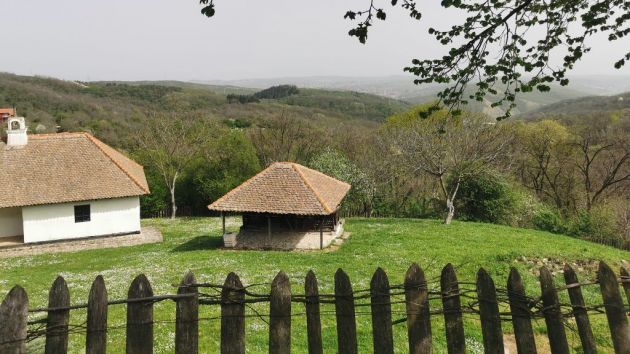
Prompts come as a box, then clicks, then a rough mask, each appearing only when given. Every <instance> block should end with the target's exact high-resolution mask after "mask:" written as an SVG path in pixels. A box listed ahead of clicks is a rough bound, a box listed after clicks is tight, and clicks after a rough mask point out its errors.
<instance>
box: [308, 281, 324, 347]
mask: <svg viewBox="0 0 630 354" xmlns="http://www.w3.org/2000/svg"><path fill="white" fill-rule="evenodd" d="M304 295H305V300H306V332H307V335H308V353H309V354H323V352H324V349H323V346H322V324H321V319H320V315H319V311H320V308H319V289H318V286H317V277H316V276H315V273H314V272H313V271H312V270H309V271H308V273H307V274H306V279H305V281H304Z"/></svg>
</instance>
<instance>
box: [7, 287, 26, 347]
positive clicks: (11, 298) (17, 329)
mask: <svg viewBox="0 0 630 354" xmlns="http://www.w3.org/2000/svg"><path fill="white" fill-rule="evenodd" d="M27 324H28V296H27V295H26V291H24V289H23V288H22V287H21V286H19V285H16V286H14V287H13V289H11V291H9V293H8V294H7V296H6V297H5V298H4V300H3V301H2V305H0V353H16V354H26V336H27V334H28V331H27V330H28V326H27Z"/></svg>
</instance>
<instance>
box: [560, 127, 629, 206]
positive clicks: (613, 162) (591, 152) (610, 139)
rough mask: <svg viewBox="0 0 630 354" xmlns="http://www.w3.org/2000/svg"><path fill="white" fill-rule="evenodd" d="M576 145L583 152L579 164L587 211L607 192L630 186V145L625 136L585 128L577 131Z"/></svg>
mask: <svg viewBox="0 0 630 354" xmlns="http://www.w3.org/2000/svg"><path fill="white" fill-rule="evenodd" d="M572 145H573V146H574V147H576V149H577V150H578V154H579V155H578V156H579V158H578V159H577V161H576V165H577V168H578V170H579V171H580V176H581V177H582V183H583V186H584V197H585V203H586V210H587V211H589V212H590V211H591V209H592V208H593V206H594V205H596V204H597V203H598V202H599V201H600V200H601V199H602V198H603V197H605V196H606V195H608V194H610V193H614V192H617V191H620V190H624V188H627V187H628V183H629V182H630V144H629V143H628V142H627V141H626V140H625V139H624V137H623V136H621V137H617V136H615V135H614V134H613V133H608V134H607V133H606V132H597V131H592V130H589V129H585V130H583V131H581V132H579V133H578V134H576V136H575V141H574V143H573V144H572Z"/></svg>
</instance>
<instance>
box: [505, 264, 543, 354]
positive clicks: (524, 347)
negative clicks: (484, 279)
mask: <svg viewBox="0 0 630 354" xmlns="http://www.w3.org/2000/svg"><path fill="white" fill-rule="evenodd" d="M507 291H508V299H509V302H510V312H511V313H512V325H513V326H514V337H515V339H516V349H517V351H518V352H519V353H532V354H535V353H536V342H535V341H534V331H533V330H532V320H531V315H530V310H529V299H528V298H527V297H526V296H525V287H524V286H523V281H522V280H521V275H520V274H519V272H518V271H517V270H516V268H512V269H510V276H509V278H508V284H507Z"/></svg>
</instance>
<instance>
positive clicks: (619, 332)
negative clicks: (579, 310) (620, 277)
mask: <svg viewBox="0 0 630 354" xmlns="http://www.w3.org/2000/svg"><path fill="white" fill-rule="evenodd" d="M597 279H598V280H599V286H600V289H601V292H602V298H603V299H604V307H605V308H606V318H608V327H609V328H610V336H611V338H612V341H613V346H614V348H615V353H630V327H628V319H627V318H626V312H625V309H624V305H623V300H622V299H621V293H620V292H619V284H618V283H617V278H616V277H615V273H614V272H613V271H612V269H610V267H608V265H607V264H606V263H604V262H600V263H599V270H598V272H597Z"/></svg>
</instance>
